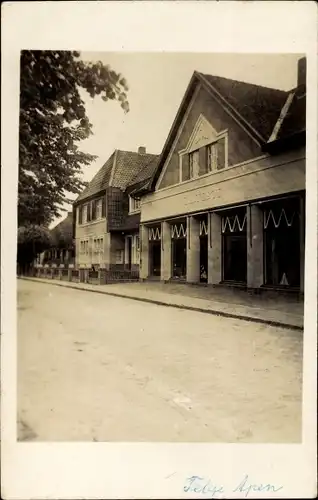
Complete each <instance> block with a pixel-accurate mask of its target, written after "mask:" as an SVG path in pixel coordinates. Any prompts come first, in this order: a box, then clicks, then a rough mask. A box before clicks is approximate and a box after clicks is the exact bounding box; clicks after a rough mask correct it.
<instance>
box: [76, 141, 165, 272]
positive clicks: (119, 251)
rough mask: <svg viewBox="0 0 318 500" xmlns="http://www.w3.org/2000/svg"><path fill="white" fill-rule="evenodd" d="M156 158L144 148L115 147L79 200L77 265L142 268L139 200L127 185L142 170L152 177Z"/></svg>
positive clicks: (77, 206) (77, 210)
mask: <svg viewBox="0 0 318 500" xmlns="http://www.w3.org/2000/svg"><path fill="white" fill-rule="evenodd" d="M157 159H158V156H157V155H153V154H148V153H146V149H145V148H144V147H140V148H139V150H138V152H131V151H120V150H116V151H115V152H114V153H113V154H112V155H111V156H110V158H109V159H108V160H107V162H106V163H105V165H103V167H102V168H101V169H100V170H99V171H98V172H97V174H96V175H95V176H94V178H93V179H92V181H91V182H90V183H89V185H88V186H87V188H86V189H85V190H84V191H83V192H82V193H81V194H80V195H79V197H78V198H77V199H76V201H75V202H74V204H73V211H74V236H75V242H76V265H77V266H78V267H89V268H91V267H95V268H98V267H102V268H105V269H132V270H133V269H134V270H138V269H139V222H140V200H139V199H138V198H137V199H135V198H133V197H130V196H129V192H128V191H127V188H128V187H129V186H130V184H131V183H134V182H135V179H136V178H138V176H139V175H142V172H145V173H146V175H148V177H149V176H151V175H152V174H153V172H154V168H155V166H156V162H157ZM149 172H150V173H149ZM143 175H144V174H143Z"/></svg>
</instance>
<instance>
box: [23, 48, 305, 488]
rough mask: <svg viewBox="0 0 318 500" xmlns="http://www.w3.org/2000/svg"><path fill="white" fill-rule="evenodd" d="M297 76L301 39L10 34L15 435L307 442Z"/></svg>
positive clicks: (301, 83) (301, 120)
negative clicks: (201, 45)
mask: <svg viewBox="0 0 318 500" xmlns="http://www.w3.org/2000/svg"><path fill="white" fill-rule="evenodd" d="M306 89H307V85H306V55H305V54H303V53H296V52H295V53H235V52H233V53H213V52H205V53H197V52H169V53H168V52H110V51H108V52H107V51H103V52H97V51H96V52H88V51H74V50H73V51H71V50H21V53H20V100H19V106H20V107H19V172H18V176H19V177H18V200H17V211H18V222H17V226H18V227H17V262H16V272H17V415H16V418H17V439H18V441H19V442H30V443H31V442H32V443H33V442H80V441H81V442H104V443H105V442H162V443H163V442H171V443H181V442H187V443H228V444H256V443H257V444H301V442H302V409H303V408H302V399H303V390H302V388H303V333H304V295H305V279H304V276H305V267H304V262H305V243H306V234H305V226H306V220H305V213H306V94H307V90H306ZM191 485H192V486H193V482H192V483H191ZM189 488H190V486H189Z"/></svg>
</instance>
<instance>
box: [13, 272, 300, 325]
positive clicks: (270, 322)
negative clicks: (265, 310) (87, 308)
mask: <svg viewBox="0 0 318 500" xmlns="http://www.w3.org/2000/svg"><path fill="white" fill-rule="evenodd" d="M17 279H21V280H25V281H35V282H36V283H42V284H43V285H49V284H50V285H55V286H61V287H63V288H71V289H73V290H78V291H81V292H94V293H99V294H101V295H110V296H112V297H120V298H122V299H130V300H137V301H138V302H146V303H149V304H156V305H158V306H166V307H174V308H175V309H185V310H188V311H194V312H200V313H204V314H212V315H213V316H222V317H224V318H234V319H240V320H242V321H248V322H254V323H261V324H265V325H270V326H273V327H279V328H287V329H288V330H297V331H301V332H302V331H303V330H304V328H303V327H302V326H298V325H293V324H290V323H283V322H280V321H273V320H266V319H263V318H254V317H252V316H244V315H241V314H232V313H228V312H224V311H216V310H213V309H204V308H200V307H193V306H186V305H179V304H171V303H169V302H163V301H160V300H155V299H146V298H143V297H135V296H131V295H126V294H121V293H115V292H109V291H106V290H105V291H104V290H94V289H91V288H80V287H77V286H74V285H63V284H62V283H59V282H57V281H53V280H52V283H51V282H50V283H48V282H47V281H41V280H40V279H39V278H29V277H25V276H18V278H17Z"/></svg>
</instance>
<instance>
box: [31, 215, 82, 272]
mask: <svg viewBox="0 0 318 500" xmlns="http://www.w3.org/2000/svg"><path fill="white" fill-rule="evenodd" d="M50 233H51V236H52V239H53V246H52V248H50V249H48V250H46V251H45V252H43V254H41V256H40V259H39V260H40V263H41V264H49V265H52V264H56V265H60V264H63V265H64V266H65V267H67V266H68V265H69V264H74V262H75V247H74V243H73V212H68V213H67V216H66V217H65V218H64V219H63V220H62V221H61V222H59V223H58V224H57V225H56V226H55V227H54V228H53V229H51V231H50Z"/></svg>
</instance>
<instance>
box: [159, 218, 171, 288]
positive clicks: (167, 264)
mask: <svg viewBox="0 0 318 500" xmlns="http://www.w3.org/2000/svg"><path fill="white" fill-rule="evenodd" d="M160 262H161V271H160V278H161V280H163V281H168V280H170V278H171V276H172V256H171V226H170V224H169V223H168V222H165V221H163V222H162V223H161V261H160Z"/></svg>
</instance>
